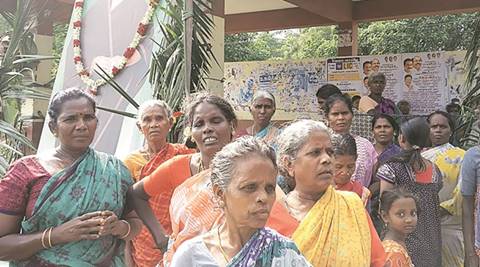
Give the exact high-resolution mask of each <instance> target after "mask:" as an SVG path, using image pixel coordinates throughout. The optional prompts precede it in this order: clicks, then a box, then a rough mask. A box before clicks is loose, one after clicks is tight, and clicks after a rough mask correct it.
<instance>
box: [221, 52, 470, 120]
mask: <svg viewBox="0 0 480 267" xmlns="http://www.w3.org/2000/svg"><path fill="white" fill-rule="evenodd" d="M462 55H464V52H425V53H408V54H388V55H376V56H356V57H336V58H328V59H326V60H323V59H315V60H297V61H268V62H238V63H225V72H226V73H225V75H226V76H225V77H226V82H225V96H226V97H227V99H229V100H230V101H231V102H232V103H233V104H234V106H235V107H237V110H241V109H245V108H246V107H247V106H248V105H249V103H250V101H251V97H252V95H253V93H254V92H255V91H256V90H262V89H265V90H268V91H270V92H271V93H273V94H274V95H275V96H276V97H277V98H278V99H279V100H277V102H278V104H277V106H278V107H277V109H280V110H283V111H285V112H301V113H305V112H309V113H317V112H318V106H317V104H316V98H315V93H316V90H318V88H319V87H320V86H321V85H323V84H325V83H327V82H328V83H332V84H335V85H336V86H338V87H339V88H340V90H342V92H345V93H349V94H350V95H355V94H358V95H362V96H363V95H368V93H369V91H368V75H369V74H370V73H372V72H378V71H379V72H382V73H384V74H385V76H386V79H387V84H386V87H385V91H384V93H383V95H384V97H386V98H389V99H392V100H393V101H395V102H398V101H400V100H406V101H408V102H410V104H411V113H412V114H427V113H430V112H432V111H434V110H437V109H439V108H440V109H443V108H444V107H445V106H446V104H447V103H448V102H449V100H450V99H451V98H453V97H458V91H459V81H460V80H462V78H463V77H464V76H462V74H461V69H462V68H461V64H459V62H461V59H462Z"/></svg>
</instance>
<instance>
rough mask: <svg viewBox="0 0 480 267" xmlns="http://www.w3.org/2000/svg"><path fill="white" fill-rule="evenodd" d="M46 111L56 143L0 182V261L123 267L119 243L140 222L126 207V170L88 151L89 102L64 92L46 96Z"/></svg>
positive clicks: (91, 118) (91, 127)
mask: <svg viewBox="0 0 480 267" xmlns="http://www.w3.org/2000/svg"><path fill="white" fill-rule="evenodd" d="M48 114H49V116H50V118H51V120H50V122H49V127H50V130H51V132H52V133H53V134H54V135H55V137H56V138H57V140H58V143H59V145H58V146H57V147H56V148H55V149H54V150H52V151H47V152H45V153H43V154H40V155H36V156H28V157H24V158H21V159H20V160H18V161H17V162H15V163H14V164H13V165H12V166H11V167H10V169H9V171H8V172H7V174H6V176H5V177H4V178H3V179H2V180H1V181H0V259H1V260H6V261H12V262H13V263H12V264H13V266H110V265H114V266H124V257H123V252H124V249H123V247H124V241H123V240H129V239H131V238H132V237H134V236H135V234H136V233H138V231H139V230H140V225H141V224H140V221H139V220H138V219H135V217H134V214H132V212H128V210H127V209H126V208H125V206H126V192H127V189H128V187H129V186H130V185H131V184H132V178H131V176H130V173H129V172H128V169H127V168H125V166H124V165H123V164H122V162H121V161H120V160H118V159H116V158H114V157H113V156H110V155H107V154H104V153H100V152H97V151H95V150H93V149H91V148H89V146H90V144H91V142H92V140H93V137H94V135H95V130H96V128H97V118H96V116H95V101H94V100H93V99H92V98H91V97H90V96H89V95H87V94H86V93H84V92H83V91H81V90H79V89H67V90H64V91H61V92H58V93H57V94H56V95H55V96H54V97H53V99H52V102H51V103H50V107H49V110H48ZM106 185H109V186H106Z"/></svg>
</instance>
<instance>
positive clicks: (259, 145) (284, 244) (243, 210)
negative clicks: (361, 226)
mask: <svg viewBox="0 0 480 267" xmlns="http://www.w3.org/2000/svg"><path fill="white" fill-rule="evenodd" d="M276 176H277V167H276V162H275V154H274V152H273V151H272V150H271V149H270V148H269V147H268V146H267V145H266V144H264V143H263V142H261V141H259V140H258V139H255V138H253V137H243V138H240V139H238V140H236V141H235V142H233V143H231V144H229V145H227V146H225V147H224V148H223V149H222V150H221V151H220V152H219V153H218V154H217V155H216V156H215V158H214V159H213V161H212V165H211V176H210V177H211V184H212V186H213V193H214V195H215V197H216V199H217V201H218V207H220V208H221V209H223V211H224V213H225V222H224V223H223V224H221V225H219V226H218V227H215V228H213V229H212V230H210V231H209V232H207V233H205V234H204V235H201V236H198V237H195V238H193V239H191V240H188V241H186V242H185V243H183V244H182V245H181V246H180V248H179V249H178V251H177V252H176V254H175V256H174V257H173V260H172V264H171V266H172V267H174V266H182V267H183V266H310V264H309V263H308V262H307V261H306V260H305V258H304V257H303V256H302V255H301V254H300V252H299V251H298V249H297V247H296V246H295V244H294V243H293V242H292V241H291V240H289V239H287V238H285V237H283V236H282V235H280V234H278V233H277V232H275V231H274V230H271V229H269V228H265V227H264V226H265V223H266V221H267V218H268V216H269V213H270V210H271V208H272V205H273V203H274V201H275V187H276V181H275V180H276Z"/></svg>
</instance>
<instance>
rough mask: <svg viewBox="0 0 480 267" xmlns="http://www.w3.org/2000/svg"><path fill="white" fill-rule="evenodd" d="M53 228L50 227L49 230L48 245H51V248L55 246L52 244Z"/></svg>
mask: <svg viewBox="0 0 480 267" xmlns="http://www.w3.org/2000/svg"><path fill="white" fill-rule="evenodd" d="M52 230H53V227H50V229H49V231H48V246H49V248H51V247H53V245H52Z"/></svg>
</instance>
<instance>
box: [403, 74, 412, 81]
mask: <svg viewBox="0 0 480 267" xmlns="http://www.w3.org/2000/svg"><path fill="white" fill-rule="evenodd" d="M408 77H410V78H412V75H410V74H407V75H405V77H403V79H404V80H405V79H406V78H408Z"/></svg>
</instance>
